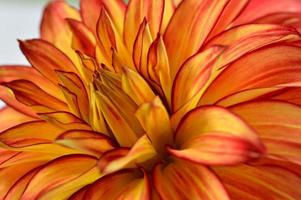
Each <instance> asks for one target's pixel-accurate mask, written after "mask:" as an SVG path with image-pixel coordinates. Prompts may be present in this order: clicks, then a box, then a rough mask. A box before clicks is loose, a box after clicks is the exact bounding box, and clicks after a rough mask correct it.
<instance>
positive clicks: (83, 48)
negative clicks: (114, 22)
mask: <svg viewBox="0 0 301 200" xmlns="http://www.w3.org/2000/svg"><path fill="white" fill-rule="evenodd" d="M67 21H68V24H69V26H70V28H71V30H72V48H73V49H74V50H76V51H80V52H82V53H83V54H86V55H88V56H94V55H95V46H96V40H95V36H94V35H93V33H92V32H91V31H90V30H89V29H88V28H87V27H86V26H85V24H83V23H82V22H80V21H77V20H73V19H68V20H67Z"/></svg>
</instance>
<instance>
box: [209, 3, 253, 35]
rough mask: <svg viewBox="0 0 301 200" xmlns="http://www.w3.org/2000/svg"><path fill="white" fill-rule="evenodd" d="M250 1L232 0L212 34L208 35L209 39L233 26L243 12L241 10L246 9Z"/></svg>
mask: <svg viewBox="0 0 301 200" xmlns="http://www.w3.org/2000/svg"><path fill="white" fill-rule="evenodd" d="M248 3H249V0H240V1H237V0H230V1H229V3H228V4H227V6H226V7H225V8H224V10H223V11H222V13H221V15H220V17H219V19H218V21H217V22H216V24H215V26H214V28H213V29H212V31H211V32H210V35H209V36H208V40H209V39H210V38H211V37H213V36H215V35H217V34H219V33H221V32H223V31H224V30H227V29H228V28H229V27H231V25H232V22H233V21H234V20H235V19H236V18H237V17H238V16H239V14H241V12H242V11H243V10H244V9H245V7H246V6H247V5H248Z"/></svg>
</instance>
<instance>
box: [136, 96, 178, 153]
mask: <svg viewBox="0 0 301 200" xmlns="http://www.w3.org/2000/svg"><path fill="white" fill-rule="evenodd" d="M136 116H137V118H138V120H139V121H140V124H141V125H142V127H143V128H144V130H145V132H146V134H147V136H148V137H149V139H150V140H151V142H152V144H153V145H154V147H155V149H156V151H157V152H158V153H159V154H164V152H165V145H167V144H172V142H173V141H172V130H171V125H170V121H169V115H168V112H167V111H166V109H165V107H164V105H163V104H162V102H161V100H160V98H159V97H156V98H155V99H154V100H153V101H151V102H149V103H144V104H142V105H141V106H140V107H139V109H138V110H137V111H136Z"/></svg>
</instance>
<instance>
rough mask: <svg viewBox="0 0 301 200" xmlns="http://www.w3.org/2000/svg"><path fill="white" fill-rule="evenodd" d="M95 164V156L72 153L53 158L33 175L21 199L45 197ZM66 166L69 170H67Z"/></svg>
mask: <svg viewBox="0 0 301 200" xmlns="http://www.w3.org/2000/svg"><path fill="white" fill-rule="evenodd" d="M95 165H96V160H95V159H94V158H93V157H90V156H84V155H70V156H64V157H61V158H58V159H56V160H53V161H51V162H49V163H47V164H46V165H45V166H43V167H42V168H41V169H40V170H39V171H38V172H37V173H36V174H35V175H34V176H33V177H32V179H31V180H30V182H29V184H28V186H27V187H26V189H25V191H24V193H23V195H22V196H21V199H22V198H24V199H35V198H43V196H44V195H45V194H47V192H48V191H51V190H52V189H55V188H57V187H59V186H61V185H63V184H66V183H68V182H70V181H72V180H74V179H76V178H78V177H80V176H81V175H82V174H83V173H85V172H87V171H88V170H90V169H92V168H93V167H94V166H95ZM66 166H67V167H68V170H65V169H66Z"/></svg>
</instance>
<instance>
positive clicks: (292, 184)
mask: <svg viewBox="0 0 301 200" xmlns="http://www.w3.org/2000/svg"><path fill="white" fill-rule="evenodd" d="M214 171H215V172H216V173H217V175H218V176H219V178H220V179H221V181H222V182H223V183H224V185H225V187H226V189H227V191H229V195H230V197H231V199H233V200H241V199H245V200H251V199H252V200H254V199H256V200H259V199H283V200H289V199H298V198H299V197H300V195H301V192H300V190H299V189H298V187H296V186H297V185H300V184H301V178H300V176H298V175H296V174H295V173H293V172H291V171H289V170H286V169H285V168H282V167H277V166H256V167H254V166H248V165H240V166H238V167H216V168H214Z"/></svg>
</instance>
